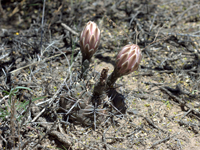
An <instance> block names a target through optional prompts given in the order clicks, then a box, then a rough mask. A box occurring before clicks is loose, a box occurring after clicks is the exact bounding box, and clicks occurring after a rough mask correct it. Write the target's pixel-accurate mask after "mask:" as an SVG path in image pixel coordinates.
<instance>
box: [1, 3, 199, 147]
mask: <svg viewBox="0 0 200 150" xmlns="http://www.w3.org/2000/svg"><path fill="white" fill-rule="evenodd" d="M1 4H2V8H3V11H4V12H0V15H1V18H2V19H1V21H0V29H1V31H0V54H1V56H0V83H1V84H0V149H5V148H7V149H14V148H18V149H20V148H21V149H52V150H54V149H63V150H65V149H77V150H78V149H134V150H135V149H139V150H143V149H145V150H146V149H157V150H161V149H163V150H188V149H190V150H198V149H200V148H199V147H200V136H199V134H200V130H199V129H200V101H199V91H200V90H199V82H200V77H199V73H200V67H199V65H200V33H199V31H200V18H199V16H200V11H199V7H200V1H197V0H178V1H176V2H174V1H168V0H156V1H153V0H152V1H151V0H150V1H145V0H143V1H141V0H138V1H132V0H129V1H111V0H105V1H103V2H101V1H95V0H82V1H80V0H76V1H69V0H65V1H63V2H60V1H56V0H54V1H47V2H46V4H45V15H44V19H45V20H44V24H43V27H42V25H41V20H42V16H43V15H42V9H43V3H42V2H39V1H36V0H33V1H30V0H27V1H26V0H22V1H16V2H12V1H4V0H2V1H1ZM0 11H1V10H0ZM89 20H92V21H94V22H96V23H97V24H98V25H99V27H100V29H101V44H100V47H99V49H98V51H97V52H96V54H95V56H94V57H93V59H92V63H91V70H93V72H94V71H95V72H97V73H100V72H101V70H102V69H103V68H105V67H108V68H109V72H108V73H109V74H110V73H111V72H112V71H113V69H114V64H115V57H116V55H117V53H118V51H119V50H120V49H121V48H122V47H123V46H125V45H126V44H128V43H137V44H138V45H139V46H140V48H141V49H142V54H143V59H142V62H141V64H140V68H139V70H138V71H136V72H133V73H131V74H129V75H127V76H123V77H121V78H120V79H118V81H117V82H116V83H117V85H122V86H120V87H119V88H118V91H119V92H120V93H121V94H123V95H124V96H125V97H126V99H125V101H126V105H127V107H128V109H127V112H126V114H124V115H123V116H119V115H113V117H110V118H108V120H107V122H106V121H105V122H102V123H101V124H99V125H98V126H97V128H96V129H94V128H92V127H87V126H83V125H81V124H76V123H75V122H73V121H71V122H68V121H67V119H66V118H65V117H63V114H59V111H58V109H59V107H60V106H59V102H60V100H61V99H62V95H63V94H66V91H67V90H66V85H65V86H63V84H67V85H68V84H69V83H70V82H72V81H73V80H74V79H73V77H75V76H77V74H78V73H77V71H79V70H80V66H81V54H80V53H79V51H80V49H79V35H78V34H79V33H80V31H81V30H82V28H83V26H84V25H85V23H87V22H88V21H89ZM61 23H64V24H66V25H67V26H69V27H70V28H71V29H72V30H74V31H75V32H76V33H78V34H76V33H73V32H72V31H69V30H66V29H65V28H64V27H63V26H62V25H61ZM41 32H42V42H41ZM41 43H42V44H41ZM72 62H74V64H73V67H72V69H71V70H69V66H70V65H71V63H72ZM70 73H71V74H70ZM96 80H98V79H94V80H89V82H90V84H94V83H96ZM19 86H20V87H21V86H22V87H27V88H30V89H31V91H28V90H25V89H20V90H19V91H17V92H16V93H15V95H12V98H11V100H14V103H15V104H14V105H13V106H12V105H11V104H10V102H9V97H8V93H9V92H10V91H11V89H14V88H16V87H19ZM7 92H8V93H7ZM75 92H76V91H75ZM77 94H80V93H77ZM34 98H39V99H38V100H36V101H32V102H31V103H30V105H28V103H26V102H29V101H31V100H34ZM76 98H77V97H73V98H71V100H72V99H76ZM24 103H26V105H25V106H24V107H23V106H22V104H24ZM14 109H15V110H16V111H15V110H14ZM37 115H38V117H36V116H37ZM16 118H17V119H16ZM12 123H14V125H13V124H12Z"/></svg>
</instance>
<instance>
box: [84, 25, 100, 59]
mask: <svg viewBox="0 0 200 150" xmlns="http://www.w3.org/2000/svg"><path fill="white" fill-rule="evenodd" d="M100 37H101V32H100V30H99V28H98V26H97V25H96V23H94V22H92V21H89V22H88V23H87V24H86V26H85V27H84V29H83V31H82V32H81V35H80V48H81V52H82V55H83V60H82V61H83V62H84V61H85V59H88V60H90V59H91V57H92V56H93V54H94V53H95V52H96V51H97V48H98V46H99V43H100Z"/></svg>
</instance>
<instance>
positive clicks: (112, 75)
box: [106, 70, 120, 87]
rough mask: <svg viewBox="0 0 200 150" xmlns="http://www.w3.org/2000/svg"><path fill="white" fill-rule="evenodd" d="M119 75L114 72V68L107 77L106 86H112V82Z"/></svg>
mask: <svg viewBox="0 0 200 150" xmlns="http://www.w3.org/2000/svg"><path fill="white" fill-rule="evenodd" d="M119 77H120V76H119V75H118V74H117V73H116V71H115V70H114V71H113V72H112V73H111V75H109V77H108V79H107V83H106V84H107V86H108V87H112V86H113V84H114V83H115V82H116V81H117V79H118V78H119Z"/></svg>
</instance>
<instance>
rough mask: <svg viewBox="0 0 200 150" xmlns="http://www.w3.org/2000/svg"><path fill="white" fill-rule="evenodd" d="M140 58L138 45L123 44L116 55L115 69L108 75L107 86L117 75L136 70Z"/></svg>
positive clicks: (109, 85)
mask: <svg viewBox="0 0 200 150" xmlns="http://www.w3.org/2000/svg"><path fill="white" fill-rule="evenodd" d="M141 59H142V53H141V50H140V48H139V46H138V45H136V44H129V45H126V46H124V47H123V48H122V49H121V51H120V52H119V53H118V55H117V58H116V64H115V69H114V71H113V72H112V74H111V75H110V76H109V77H108V80H107V86H108V87H111V86H112V85H113V84H114V83H115V81H116V80H117V79H118V78H119V77H121V76H123V75H127V74H129V73H131V72H133V71H135V70H137V69H138V67H139V64H140V62H141Z"/></svg>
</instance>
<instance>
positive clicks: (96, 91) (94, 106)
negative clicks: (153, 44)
mask: <svg viewBox="0 0 200 150" xmlns="http://www.w3.org/2000/svg"><path fill="white" fill-rule="evenodd" d="M100 37H101V34H100V30H99V28H98V26H97V25H96V24H95V23H94V22H91V21H90V22H88V23H87V24H86V26H85V27H84V29H83V31H82V32H81V35H80V49H81V52H82V75H81V76H82V79H81V80H79V78H76V77H75V76H73V77H72V79H71V80H70V81H69V82H68V83H67V84H66V88H65V91H64V93H63V95H62V96H61V99H60V101H59V104H60V107H61V109H62V110H63V111H64V112H65V113H66V116H67V118H68V120H69V121H71V122H73V123H74V124H82V125H85V126H94V128H96V126H97V125H99V124H101V123H102V122H103V121H105V120H107V118H112V117H113V116H112V115H113V114H114V115H115V114H123V113H125V112H126V108H127V107H126V104H125V101H124V100H125V97H124V96H123V95H122V94H120V93H119V92H117V91H116V89H115V88H111V87H112V85H113V84H114V83H115V81H116V80H117V79H118V78H119V77H121V76H123V75H127V74H129V73H131V72H133V71H135V70H137V69H138V67H139V63H140V61H141V58H142V54H141V50H140V48H139V46H137V45H135V44H129V45H126V46H124V47H123V48H122V49H121V51H120V52H119V53H118V55H117V57H116V64H115V69H114V71H113V72H112V74H111V75H110V76H109V77H108V68H107V67H105V68H103V69H102V71H101V74H99V73H97V72H92V71H86V70H87V69H88V68H89V64H90V60H91V57H92V56H93V54H94V53H95V52H96V51H97V48H98V45H99V43H100ZM75 74H76V73H75ZM75 74H74V75H75ZM86 77H88V78H86ZM91 77H92V78H94V81H95V83H96V84H95V85H94V84H90V79H91Z"/></svg>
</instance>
